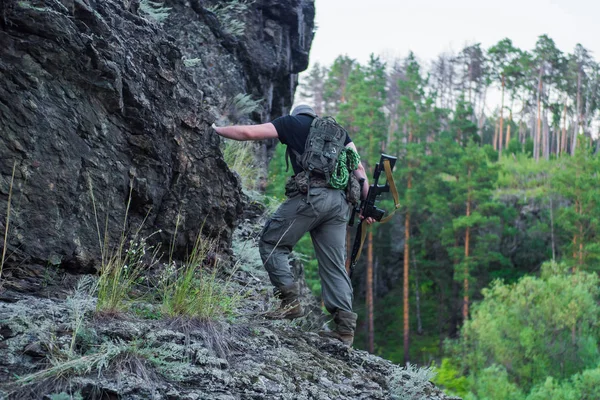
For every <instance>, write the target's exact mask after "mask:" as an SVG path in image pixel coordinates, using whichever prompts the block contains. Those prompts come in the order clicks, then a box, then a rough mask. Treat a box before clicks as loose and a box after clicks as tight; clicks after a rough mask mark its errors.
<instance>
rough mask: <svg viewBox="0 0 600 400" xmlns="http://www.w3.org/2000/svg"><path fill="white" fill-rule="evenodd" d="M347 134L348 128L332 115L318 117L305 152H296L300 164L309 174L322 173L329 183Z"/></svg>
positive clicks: (314, 122) (307, 141) (312, 125)
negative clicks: (299, 153) (300, 153)
mask: <svg viewBox="0 0 600 400" xmlns="http://www.w3.org/2000/svg"><path fill="white" fill-rule="evenodd" d="M346 135H347V133H346V130H345V129H344V128H343V127H342V126H341V125H340V124H338V123H337V122H336V121H335V119H333V118H332V117H316V118H315V119H314V120H313V122H312V124H311V126H310V132H309V133H308V137H307V138H306V144H305V146H304V153H302V155H298V154H296V160H297V162H298V165H300V167H301V168H302V169H303V170H304V171H306V172H307V173H308V174H309V175H312V176H314V175H317V176H319V175H320V176H321V177H324V178H325V181H326V183H329V181H330V179H331V175H332V174H333V173H334V172H335V168H336V165H337V161H338V157H339V156H340V154H341V152H342V150H343V149H344V147H345V146H344V142H345V141H346Z"/></svg>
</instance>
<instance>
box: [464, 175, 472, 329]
mask: <svg viewBox="0 0 600 400" xmlns="http://www.w3.org/2000/svg"><path fill="white" fill-rule="evenodd" d="M468 179H469V181H470V180H471V169H469V174H468ZM466 216H467V218H468V217H470V216H471V188H469V189H468V193H467V213H466ZM470 241H471V228H470V227H469V226H467V230H466V232H465V260H464V263H465V269H464V274H465V277H464V280H463V289H464V297H463V321H464V322H466V321H467V318H468V317H469V244H470ZM464 322H463V323H464Z"/></svg>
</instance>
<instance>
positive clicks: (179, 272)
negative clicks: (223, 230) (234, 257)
mask: <svg viewBox="0 0 600 400" xmlns="http://www.w3.org/2000/svg"><path fill="white" fill-rule="evenodd" d="M216 251H217V240H216V239H209V238H206V237H204V236H203V235H202V231H200V232H199V233H198V236H197V238H196V241H195V243H194V246H193V248H192V250H191V252H190V254H189V255H188V257H187V260H186V262H185V263H184V264H183V265H182V266H181V267H179V268H177V267H176V266H175V264H171V265H172V266H171V267H170V268H167V270H166V271H165V274H166V276H163V278H162V279H161V281H162V282H163V285H162V289H161V294H162V298H163V304H162V313H163V314H164V315H166V316H169V317H192V318H196V319H200V320H211V319H217V318H219V317H221V316H225V315H228V314H231V313H233V311H234V310H235V308H236V307H237V304H238V303H239V301H240V300H241V296H240V295H239V294H231V293H228V290H227V289H228V283H227V282H223V281H221V280H220V279H219V278H218V275H219V266H218V262H217V259H216V258H214V257H213V256H214V255H215V254H216Z"/></svg>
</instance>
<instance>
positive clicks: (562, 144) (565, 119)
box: [560, 98, 567, 153]
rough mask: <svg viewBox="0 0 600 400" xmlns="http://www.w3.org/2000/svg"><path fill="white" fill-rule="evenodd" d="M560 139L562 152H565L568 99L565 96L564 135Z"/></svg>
mask: <svg viewBox="0 0 600 400" xmlns="http://www.w3.org/2000/svg"><path fill="white" fill-rule="evenodd" d="M561 136H562V137H561V140H560V152H561V153H564V152H566V151H567V99H566V98H565V104H564V106H563V127H562V135H561Z"/></svg>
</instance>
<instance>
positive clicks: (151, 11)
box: [140, 0, 171, 22]
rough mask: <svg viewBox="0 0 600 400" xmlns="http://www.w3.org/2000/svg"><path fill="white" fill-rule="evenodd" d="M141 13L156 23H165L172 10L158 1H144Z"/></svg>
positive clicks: (141, 5) (141, 3) (141, 4)
mask: <svg viewBox="0 0 600 400" xmlns="http://www.w3.org/2000/svg"><path fill="white" fill-rule="evenodd" d="M140 11H142V12H143V13H144V14H146V15H147V16H149V17H150V18H152V19H153V20H155V21H156V22H163V21H164V20H166V19H167V18H168V17H169V12H170V11H171V8H170V7H165V6H164V4H162V3H159V2H156V1H151V0H142V1H141V2H140Z"/></svg>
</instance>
